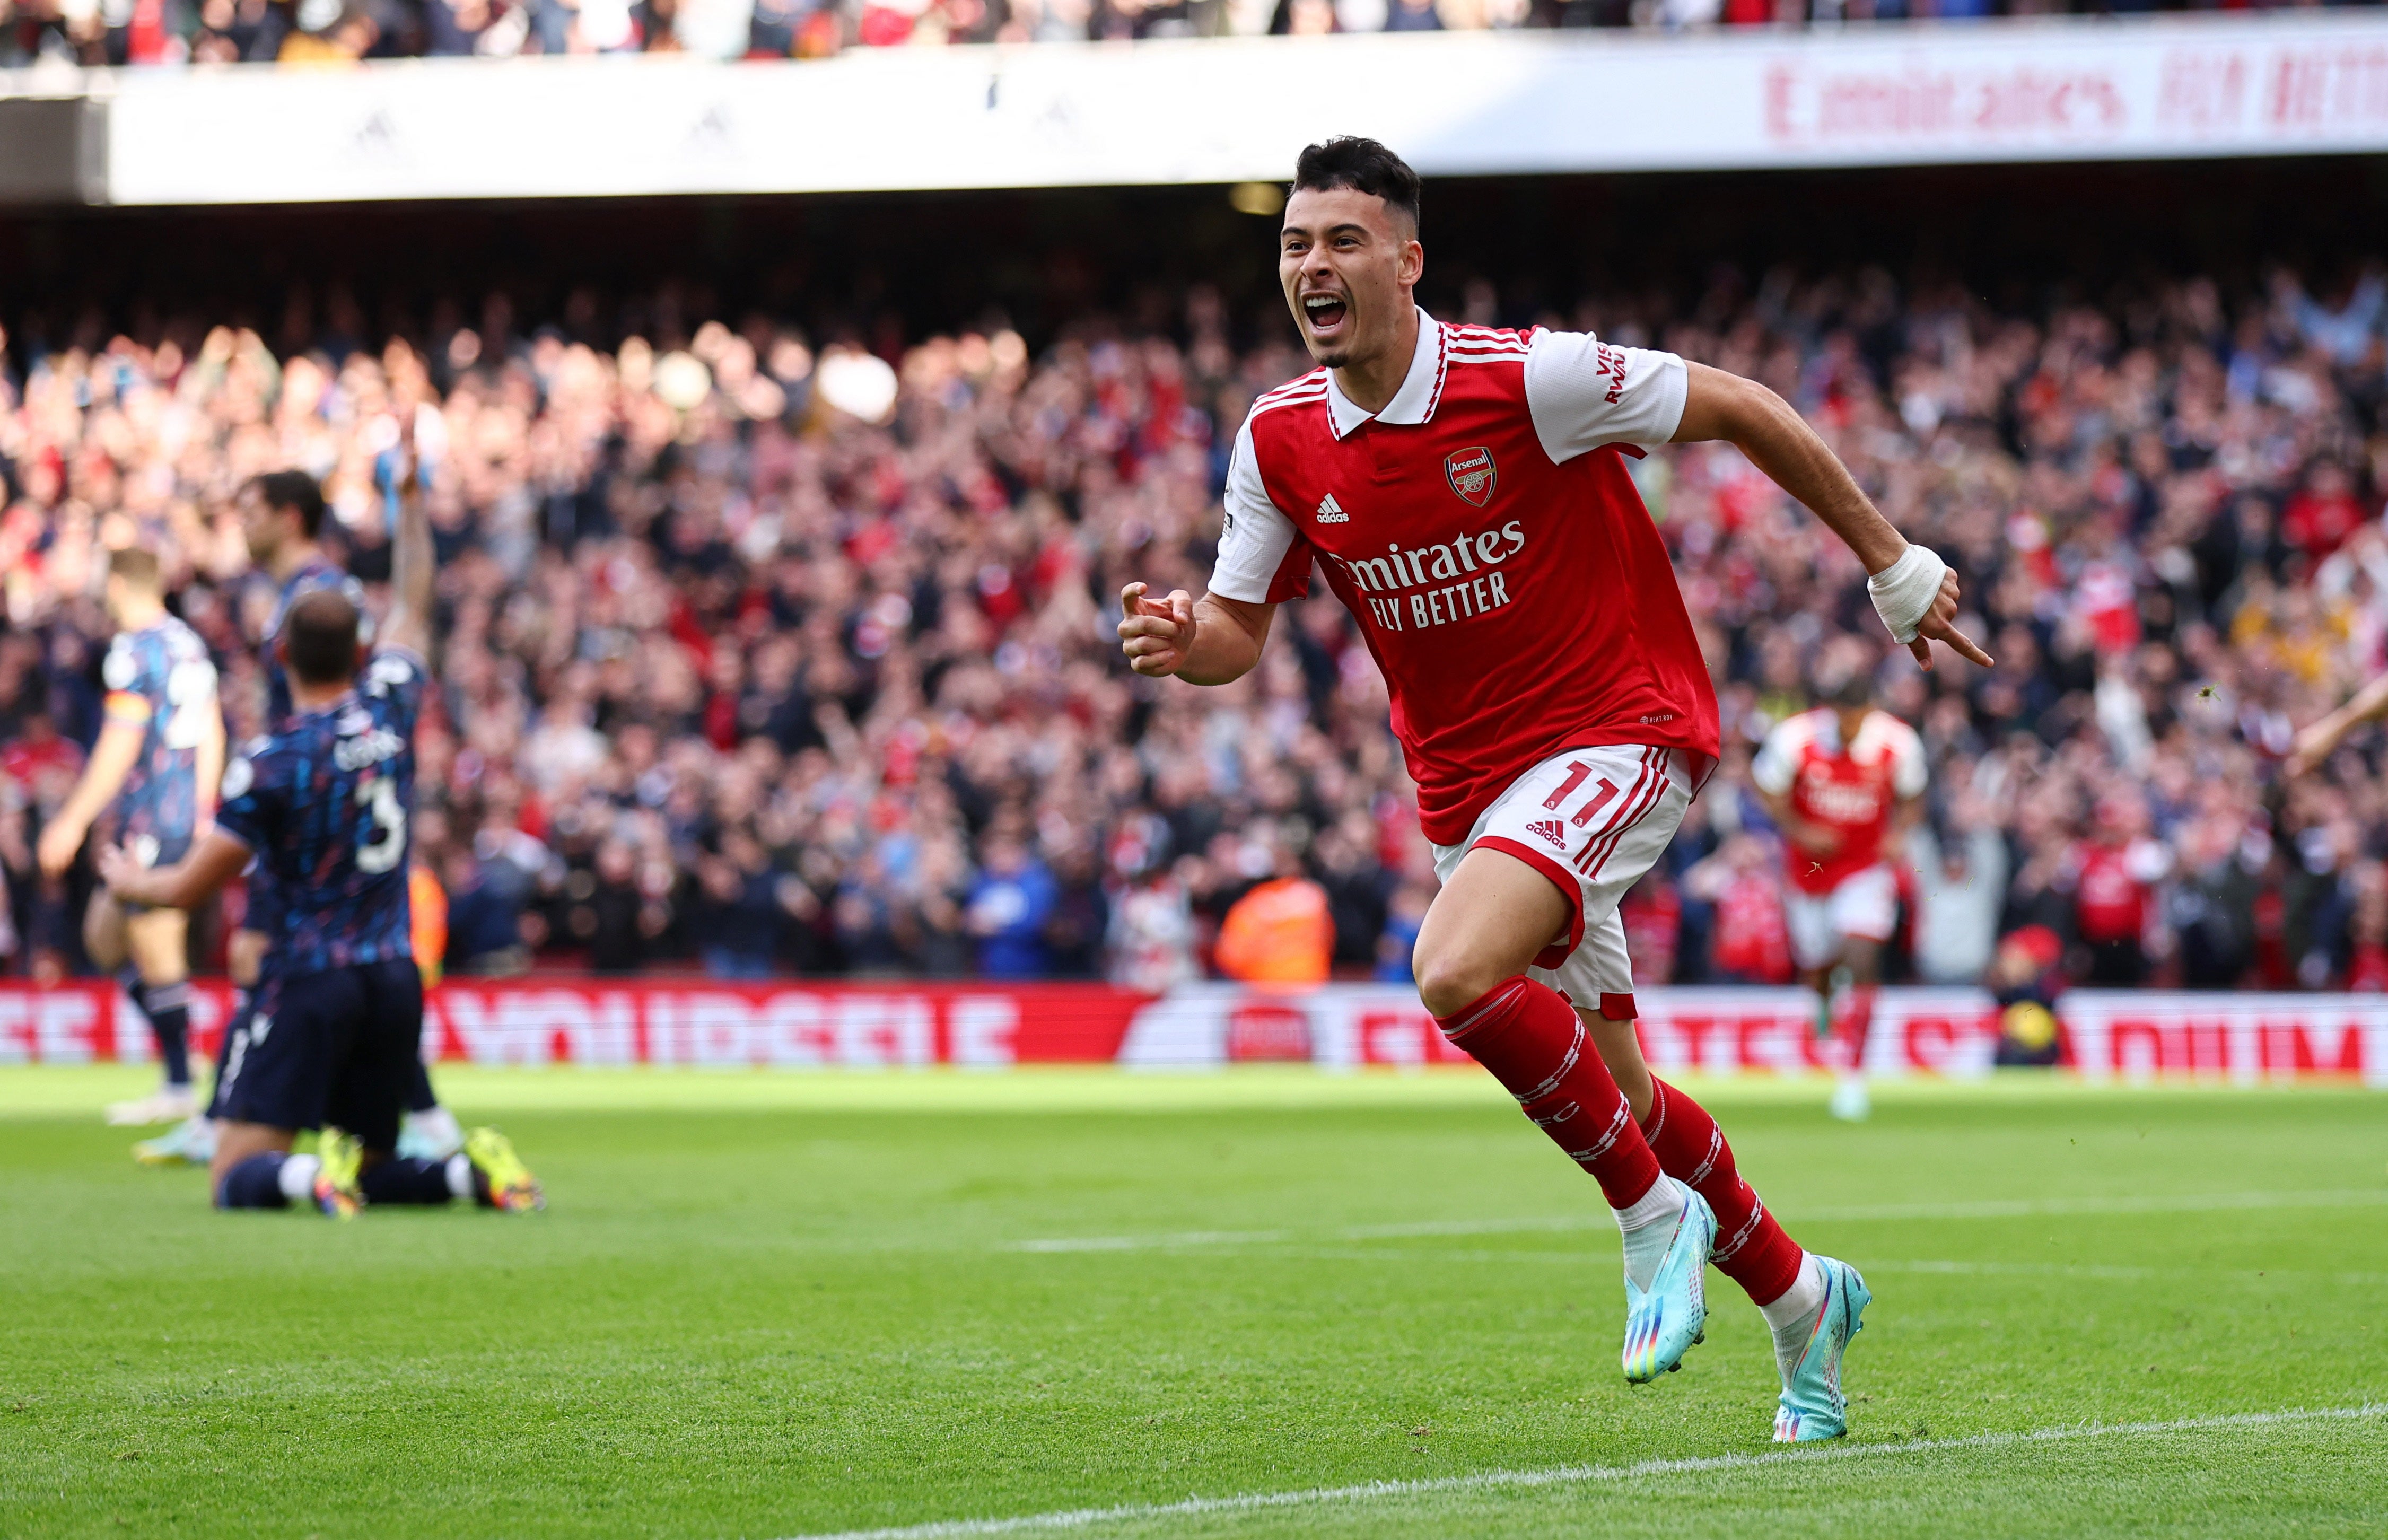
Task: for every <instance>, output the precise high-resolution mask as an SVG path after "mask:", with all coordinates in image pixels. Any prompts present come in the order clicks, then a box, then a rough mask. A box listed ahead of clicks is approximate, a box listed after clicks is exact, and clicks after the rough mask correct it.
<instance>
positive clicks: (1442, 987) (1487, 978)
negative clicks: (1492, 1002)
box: [1412, 946, 1515, 1017]
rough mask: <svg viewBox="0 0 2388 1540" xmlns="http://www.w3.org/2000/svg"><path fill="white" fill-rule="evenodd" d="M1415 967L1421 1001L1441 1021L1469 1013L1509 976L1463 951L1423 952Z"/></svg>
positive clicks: (1424, 950)
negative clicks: (1443, 1017) (1473, 1006)
mask: <svg viewBox="0 0 2388 1540" xmlns="http://www.w3.org/2000/svg"><path fill="white" fill-rule="evenodd" d="M1412 963H1413V966H1414V968H1415V970H1416V976H1417V989H1418V999H1420V1000H1421V1001H1423V1002H1424V1003H1425V1005H1426V1008H1427V1010H1428V1011H1429V1012H1431V1013H1433V1014H1434V1015H1436V1016H1438V1017H1441V1016H1451V1015H1456V1014H1457V1013H1458V1012H1462V1011H1465V1010H1467V1007H1469V1006H1470V1005H1473V1004H1475V1003H1476V1002H1477V1001H1478V1000H1480V999H1483V998H1484V997H1485V995H1486V994H1488V993H1489V992H1491V990H1492V989H1493V986H1496V985H1498V984H1500V983H1501V982H1502V981H1503V980H1504V979H1505V978H1507V977H1508V976H1509V974H1506V973H1503V972H1502V971H1501V970H1500V969H1499V968H1497V967H1496V966H1494V965H1493V963H1492V962H1491V961H1488V960H1487V959H1485V958H1484V957H1482V956H1480V955H1476V954H1473V953H1471V952H1470V951H1469V950H1468V949H1467V948H1461V947H1449V946H1445V947H1433V948H1422V949H1421V950H1420V951H1419V952H1418V953H1417V955H1416V957H1415V958H1413V959H1412ZM1510 972H1512V973H1514V972H1515V970H1514V969H1513V970H1510Z"/></svg>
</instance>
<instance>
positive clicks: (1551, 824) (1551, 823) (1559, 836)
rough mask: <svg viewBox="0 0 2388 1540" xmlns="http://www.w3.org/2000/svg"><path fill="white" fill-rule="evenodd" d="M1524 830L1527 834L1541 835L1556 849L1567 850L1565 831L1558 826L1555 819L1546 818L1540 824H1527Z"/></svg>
mask: <svg viewBox="0 0 2388 1540" xmlns="http://www.w3.org/2000/svg"><path fill="white" fill-rule="evenodd" d="M1526 828H1527V831H1528V832H1529V833H1531V834H1540V835H1542V836H1543V838H1544V839H1546V840H1548V841H1550V842H1551V844H1552V845H1553V846H1556V847H1557V848H1558V849H1561V850H1564V849H1566V848H1567V830H1566V829H1564V828H1562V827H1561V826H1560V824H1559V821H1558V820H1557V819H1555V818H1546V819H1544V820H1543V821H1541V822H1540V823H1529V824H1527V825H1526Z"/></svg>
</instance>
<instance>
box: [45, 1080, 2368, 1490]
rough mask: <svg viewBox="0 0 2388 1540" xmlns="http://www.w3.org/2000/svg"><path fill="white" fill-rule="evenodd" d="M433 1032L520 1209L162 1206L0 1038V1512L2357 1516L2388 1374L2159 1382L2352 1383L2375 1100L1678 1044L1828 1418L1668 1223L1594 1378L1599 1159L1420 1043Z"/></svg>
mask: <svg viewBox="0 0 2388 1540" xmlns="http://www.w3.org/2000/svg"><path fill="white" fill-rule="evenodd" d="M439 1079H440V1083H441V1086H442V1088H443V1092H444V1094H445V1095H446V1096H447V1098H448V1099H449V1100H450V1101H451V1104H453V1105H455V1106H456V1107H458V1108H459V1110H460V1111H461V1112H462V1113H463V1114H464V1115H466V1116H467V1117H468V1118H471V1117H474V1116H476V1115H488V1116H494V1117H496V1118H497V1119H498V1120H499V1121H501V1122H502V1124H503V1126H505V1127H506V1128H507V1129H508V1131H509V1132H511V1133H512V1134H514V1137H515V1139H516V1141H517V1142H518V1144H519V1145H520V1146H521V1147H522V1149H523V1150H524V1152H525V1153H526V1155H527V1157H528V1158H529V1160H530V1161H531V1163H532V1164H533V1165H534V1167H535V1168H536V1169H537V1170H538V1171H539V1172H540V1176H541V1177H543V1178H544V1179H545V1181H546V1182H547V1184H548V1190H549V1194H550V1198H551V1203H552V1206H551V1208H550V1210H549V1211H548V1212H547V1213H546V1214H544V1215H538V1216H535V1217H531V1218H527V1219H516V1218H507V1217H502V1216H498V1215H489V1214H479V1213H465V1212H446V1213H440V1212H416V1213H410V1212H404V1211H400V1210H392V1209H382V1210H377V1211H375V1212H372V1213H369V1214H367V1215H365V1216H364V1217H363V1218H362V1219H361V1220H360V1221H359V1222H357V1223H356V1224H354V1225H350V1226H345V1227H342V1226H334V1225H331V1224H328V1223H326V1222H324V1221H323V1220H321V1219H319V1218H317V1217H315V1216H313V1215H300V1214H287V1215H217V1214H212V1213H210V1212H209V1211H208V1210H207V1209H206V1208H205V1207H204V1206H203V1203H202V1188H203V1182H202V1179H201V1178H200V1177H199V1176H198V1175H197V1173H194V1172H166V1173H159V1172H148V1171H141V1170H137V1169H135V1168H134V1167H133V1165H132V1164H131V1163H130V1162H129V1161H128V1160H126V1159H125V1158H124V1150H125V1138H124V1135H123V1134H122V1132H121V1131H120V1130H113V1129H108V1128H104V1127H102V1126H99V1125H98V1123H97V1120H96V1119H95V1117H93V1116H92V1115H91V1109H93V1108H94V1107H95V1106H96V1105H97V1104H98V1103H99V1102H100V1101H103V1100H105V1099H107V1098H108V1096H111V1095H117V1094H123V1093H124V1092H126V1091H128V1090H132V1089H135V1088H138V1085H139V1077H138V1075H137V1074H136V1073H134V1072H126V1071H108V1070H92V1071H69V1070H10V1071H0V1194H5V1196H0V1299H5V1300H6V1343H7V1346H6V1352H5V1354H0V1534H7V1535H11V1536H14V1535H48V1534H128V1533H129V1534H231V1533H239V1534H288V1535H291V1536H294V1537H295V1536H299V1535H310V1534H311V1535H322V1536H327V1537H328V1536H335V1535H361V1536H362V1535H371V1536H394V1535H410V1534H424V1535H438V1536H455V1535H594V1534H608V1535H610V1534H654V1535H705V1536H710V1535H720V1536H730V1535H744V1536H794V1535H800V1534H820V1533H826V1532H835V1531H844V1530H853V1529H858V1528H868V1527H873V1526H907V1525H915V1524H922V1523H929V1522H933V1521H946V1520H963V1519H999V1518H1003V1517H1006V1516H1019V1515H1035V1514H1045V1513H1051V1512H1054V1511H1057V1510H1065V1509H1073V1508H1108V1507H1112V1506H1115V1505H1127V1506H1128V1507H1129V1508H1131V1509H1133V1508H1136V1507H1137V1506H1139V1505H1143V1506H1150V1505H1168V1504H1183V1502H1184V1500H1185V1499H1186V1498H1188V1496H1189V1495H1200V1496H1201V1497H1204V1498H1216V1497H1231V1496H1235V1495H1261V1494H1287V1493H1293V1492H1299V1491H1304V1490H1308V1489H1320V1488H1340V1487H1346V1486H1351V1485H1355V1484H1360V1483H1378V1482H1388V1483H1406V1484H1404V1485H1401V1486H1398V1487H1394V1488H1391V1489H1385V1490H1378V1491H1373V1492H1368V1493H1364V1494H1346V1495H1328V1496H1322V1497H1319V1498H1316V1499H1315V1500H1305V1501H1301V1502H1294V1503H1286V1504H1281V1505H1277V1506H1250V1505H1248V1506H1242V1507H1212V1508H1201V1507H1195V1508H1187V1507H1182V1506H1181V1507H1179V1508H1175V1509H1164V1510H1162V1511H1159V1512H1145V1513H1141V1514H1139V1513H1137V1512H1135V1511H1128V1512H1124V1513H1122V1514H1120V1515H1118V1516H1115V1517H1113V1518H1110V1519H1106V1520H1103V1521H1100V1522H1098V1523H1092V1524H1089V1525H1087V1526H1086V1532H1087V1533H1092V1534H1101V1535H1105V1536H1112V1535H1119V1536H1125V1535H1163V1534H1166V1535H1172V1536H1175V1535H1205V1536H1207V1535H1220V1536H1229V1535H1232V1536H1252V1535H1263V1534H1268V1535H1278V1534H1303V1535H1310V1534H1317V1535H1385V1534H1437V1535H1443V1534H1470V1535H1473V1534H1486V1535H1494V1534H1499V1535H1508V1534H1516V1535H1530V1534H1531V1535H1548V1534H1651V1535H1657V1534H1669V1535H1687V1534H1747V1533H1753V1532H1759V1533H1765V1534H1839V1535H1848V1534H1863V1535H1874V1534H1882V1535H1908V1534H1914V1535H1923V1534H1936V1535H1937V1534H2051V1535H2054V1534H2148V1533H2157V1532H2161V1533H2166V1534H2217V1535H2218V1534H2232V1535H2238V1534H2377V1533H2379V1531H2380V1525H2381V1517H2380V1516H2381V1514H2382V1511H2388V1408H2382V1409H2376V1410H2374V1411H2373V1412H2371V1413H2369V1414H2365V1415H2359V1416H2355V1417H2343V1418H2308V1419H2288V1420H2259V1421H2252V1422H2242V1423H2238V1424H2235V1425H2216V1424H2214V1423H2213V1422H2212V1421H2211V1419H2217V1418H2220V1417H2225V1416H2228V1415H2229V1414H2236V1413H2251V1412H2252V1413H2264V1414H2268V1413H2276V1412H2280V1411H2283V1410H2287V1409H2293V1408H2306V1409H2318V1408H2348V1407H2363V1406H2369V1405H2373V1404H2377V1403H2384V1402H2388V1341H2383V1336H2388V1317H2383V1316H2382V1312H2381V1311H2380V1309H2379V1302H2380V1300H2381V1299H2382V1297H2383V1291H2388V1229H2383V1225H2382V1221H2383V1220H2388V1177H2383V1168H2382V1163H2383V1160H2388V1118H2383V1116H2382V1113H2383V1111H2388V1101H2382V1100H2381V1099H2380V1098H2379V1097H2378V1096H2377V1095H2368V1094H2365V1093H2361V1092H2354V1091H2341V1090H2328V1089H2318V1090H2304V1091H2297V1092H2219V1091H2191V1092H2166V1091H2112V1092H2088V1091H2083V1090H2080V1089H2077V1088H2066V1087H2056V1086H2051V1087H2046V1088H2041V1087H2039V1086H2035V1085H2022V1086H2017V1085H2013V1084H1999V1085H1993V1086H1990V1087H1986V1088H1977V1089H1962V1088H1954V1089H1952V1088H1915V1089H1912V1090H1902V1089H1896V1088H1895V1089H1892V1090H1890V1091H1888V1092H1886V1094H1884V1095H1883V1096H1882V1098H1881V1100H1880V1103H1879V1105H1878V1107H1877V1111H1876V1114H1875V1117H1874V1121H1873V1122H1872V1123H1870V1124H1868V1125H1866V1126H1861V1127H1855V1128H1850V1127H1843V1126H1837V1125H1834V1124H1832V1123H1829V1122H1828V1121H1826V1120H1825V1119H1824V1117H1823V1113H1822V1109H1821V1100H1822V1094H1823V1093H1822V1090H1821V1088H1818V1087H1816V1086H1812V1085H1791V1086H1776V1085H1768V1084H1762V1083H1753V1084H1746V1085H1739V1086H1703V1087H1698V1088H1696V1093H1697V1094H1701V1095H1702V1096H1703V1097H1704V1098H1707V1099H1708V1100H1709V1101H1710V1102H1711V1104H1712V1105H1713V1106H1714V1107H1715V1108H1716V1109H1717V1110H1718V1112H1719V1113H1720V1114H1721V1117H1722V1120H1723V1121H1724V1123H1725V1124H1726V1126H1727V1128H1728V1130H1729V1131H1730V1133H1731V1134H1732V1136H1733V1139H1734V1145H1735V1148H1736V1150H1737V1152H1739V1154H1740V1156H1741V1159H1742V1164H1743V1168H1744V1170H1745V1171H1746V1172H1747V1173H1748V1174H1749V1175H1750V1176H1751V1177H1753V1178H1754V1179H1755V1180H1756V1181H1757V1183H1758V1184H1759V1188H1760V1190H1762V1191H1764V1192H1765V1193H1766V1194H1767V1196H1768V1198H1769V1200H1770V1202H1771V1203H1772V1204H1773V1205H1774V1206H1775V1208H1776V1209H1777V1211H1778V1212H1779V1213H1781V1214H1782V1215H1784V1216H1785V1220H1786V1222H1788V1223H1789V1224H1790V1226H1791V1228H1792V1230H1793V1233H1794V1234H1795V1235H1797V1236H1798V1237H1799V1238H1800V1239H1801V1240H1802V1241H1804V1242H1806V1243H1807V1244H1809V1245H1810V1246H1811V1247H1813V1248H1815V1249H1817V1250H1821V1251H1827V1252H1831V1253H1834V1254H1838V1255H1841V1256H1844V1257H1847V1258H1848V1259H1849V1260H1851V1261H1853V1262H1855V1263H1856V1264H1857V1265H1858V1266H1860V1267H1861V1268H1862V1269H1863V1270H1864V1271H1865V1272H1866V1275H1867V1278H1868V1280H1869V1282H1870V1283H1871V1284H1872V1286H1873V1288H1874V1294H1875V1304H1874V1308H1873V1310H1872V1312H1871V1313H1870V1315H1869V1318H1868V1326H1867V1330H1866V1331H1865V1333H1864V1334H1863V1335H1862V1336H1861V1338H1860V1339H1859V1341H1858V1344H1857V1346H1856V1347H1855V1349H1854V1350H1853V1352H1852V1355H1851V1358H1850V1368H1849V1373H1848V1383H1849V1388H1850V1390H1851V1392H1852V1394H1853V1395H1854V1396H1855V1397H1856V1401H1855V1405H1854V1406H1853V1407H1852V1423H1853V1433H1852V1438H1851V1439H1850V1440H1849V1441H1847V1442H1846V1443H1844V1444H1843V1445H1837V1446H1835V1448H1834V1449H1833V1450H1832V1451H1830V1452H1825V1453H1823V1454H1821V1455H1819V1454H1817V1453H1814V1452H1802V1453H1797V1454H1794V1455H1792V1456H1791V1457H1788V1458H1784V1459H1776V1458H1772V1457H1771V1451H1772V1445H1769V1444H1768V1443H1767V1442H1766V1439H1767V1432H1768V1427H1769V1419H1770V1417H1771V1414H1772V1402H1773V1389H1774V1387H1773V1373H1772V1366H1771V1363H1770V1361H1769V1358H1768V1355H1767V1348H1766V1343H1765V1336H1764V1332H1763V1330H1762V1326H1761V1323H1760V1321H1759V1317H1758V1315H1757V1312H1756V1311H1754V1310H1753V1309H1751V1308H1750V1307H1749V1306H1748V1305H1747V1303H1746V1302H1745V1301H1744V1300H1743V1299H1742V1298H1741V1297H1740V1295H1739V1293H1738V1292H1737V1291H1735V1290H1734V1288H1733V1286H1732V1285H1731V1284H1730V1283H1729V1282H1727V1281H1726V1280H1724V1279H1722V1278H1721V1277H1719V1276H1717V1275H1714V1274H1711V1275H1710V1281H1711V1299H1712V1300H1713V1302H1714V1304H1715V1306H1716V1309H1717V1315H1716V1317H1714V1319H1713V1321H1712V1323H1711V1325H1710V1328H1709V1333H1708V1343H1707V1345H1705V1346H1703V1347H1701V1348H1698V1349H1696V1350H1695V1351H1694V1353H1693V1354H1692V1355H1691V1356H1690V1358H1689V1359H1687V1360H1686V1363H1685V1367H1684V1369H1683V1372H1682V1373H1681V1374H1678V1375H1672V1376H1669V1377H1667V1378H1666V1380H1665V1381H1664V1382H1663V1383H1661V1384H1658V1385H1656V1386H1651V1387H1647V1388H1645V1389H1640V1390H1634V1389H1629V1388H1628V1387H1626V1386H1625V1385H1624V1384H1623V1383H1622V1382H1621V1381H1620V1378H1619V1376H1618V1372H1617V1368H1616V1363H1617V1357H1616V1355H1617V1337H1618V1329H1619V1325H1620V1314H1621V1310H1620V1289H1619V1287H1618V1284H1617V1281H1616V1274H1617V1263H1616V1246H1617V1242H1616V1237H1615V1233H1614V1231H1613V1230H1612V1229H1610V1228H1608V1226H1607V1220H1606V1217H1605V1215H1603V1214H1602V1211H1601V1210H1600V1209H1599V1207H1598V1194H1597V1191H1596V1190H1594V1188H1593V1186H1592V1184H1591V1183H1590V1181H1589V1180H1588V1179H1586V1178H1584V1177H1581V1176H1580V1175H1578V1174H1576V1173H1575V1172H1574V1171H1573V1170H1572V1168H1570V1167H1569V1166H1568V1165H1567V1164H1566V1163H1565V1162H1564V1161H1563V1160H1562V1159H1560V1158H1559V1157H1558V1156H1557V1155H1556V1152H1554V1151H1552V1150H1551V1149H1550V1148H1549V1146H1548V1145H1547V1143H1546V1142H1545V1141H1543V1139H1541V1138H1540V1137H1539V1136H1538V1135H1536V1134H1535V1133H1534V1131H1533V1130H1532V1129H1531V1127H1529V1126H1526V1125H1525V1124H1524V1123H1523V1122H1522V1121H1521V1120H1519V1119H1518V1115H1517V1114H1516V1111H1515V1109H1514V1107H1513V1106H1511V1105H1509V1104H1507V1103H1506V1102H1505V1099H1504V1098H1502V1097H1501V1095H1500V1093H1499V1092H1498V1090H1497V1089H1495V1088H1491V1086H1490V1084H1489V1082H1486V1081H1483V1080H1482V1079H1480V1077H1477V1076H1474V1075H1466V1074H1451V1075H1416V1076H1407V1077H1394V1076H1383V1077H1379V1076H1347V1077H1334V1076H1319V1075H1310V1074H1308V1073H1306V1072H1302V1073H1290V1074H1253V1075H1243V1074H1238V1075H1217V1076H1186V1077H1177V1076H1151V1077H1136V1076H1124V1075H1113V1074H1109V1073H1101V1074H1090V1073H1083V1072H1081V1073H1051V1074H1035V1073H1021V1074H1015V1075H1003V1076H987V1077H969V1076H957V1075H926V1076H902V1075H885V1076H871V1075H857V1076H839V1075H819V1076H794V1075H719V1076H711V1075H657V1074H646V1073H630V1074H599V1073H585V1072H584V1073H574V1072H568V1071H565V1072H553V1073H548V1074H535V1073H524V1074H514V1075H506V1074H492V1073H474V1072H465V1071H451V1072H448V1073H445V1074H442V1075H440V1077H439ZM2181 1419H2191V1422H2192V1424H2193V1425H2191V1426H2188V1427H2178V1426H2175V1427H2169V1428H2166V1427H2157V1428H2143V1429H2141V1430H2140V1431H2137V1432H2113V1431H2107V1432H2090V1433H2089V1435H2088V1436H2065V1437H2061V1438H2055V1439H2050V1438H2044V1437H2043V1438H2039V1439H2021V1438H2017V1437H2014V1436H2011V1435H2022V1434H2028V1433H2032V1432H2047V1431H2050V1430H2072V1431H2073V1432H2075V1433H2079V1432H2082V1430H2081V1427H2080V1425H2082V1424H2085V1423H2102V1424H2149V1423H2156V1424H2162V1423H2177V1422H2178V1421H2180V1420H2181ZM1976 1435H1988V1436H1987V1437H1983V1438H1977V1437H1976ZM1968 1440H1972V1442H1967V1441H1968ZM1640 1462H1674V1463H1672V1464H1661V1465H1658V1466H1653V1467H1650V1468H1647V1469H1641V1470H1635V1469H1632V1468H1634V1467H1636V1466H1637V1464H1638V1463H1640ZM1568 1468H1577V1469H1573V1470H1569V1469H1568ZM1552 1472H1560V1474H1559V1475H1558V1476H1556V1477H1554V1476H1553V1475H1552V1474H1551V1473H1552ZM1501 1473H1507V1475H1505V1476H1504V1475H1502V1474H1501ZM1488 1477H1495V1478H1498V1479H1487V1478H1488ZM951 1533H961V1532H959V1531H957V1532H951ZM973 1533H985V1531H983V1530H982V1531H973ZM1025 1533H1035V1531H1034V1530H1031V1531H1026V1532H1025Z"/></svg>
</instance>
